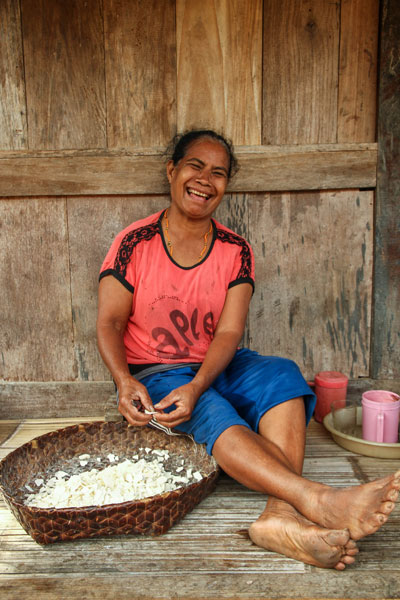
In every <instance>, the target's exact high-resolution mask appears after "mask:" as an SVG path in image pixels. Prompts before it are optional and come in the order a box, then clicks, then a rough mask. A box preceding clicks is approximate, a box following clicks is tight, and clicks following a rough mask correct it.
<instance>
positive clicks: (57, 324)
mask: <svg viewBox="0 0 400 600" xmlns="http://www.w3.org/2000/svg"><path fill="white" fill-rule="evenodd" d="M0 231H1V235H0V248H1V256H2V264H3V268H2V269H1V270H0V305H1V307H2V309H1V312H0V348H1V361H0V378H1V379H8V380H10V379H11V380H15V381H29V380H36V381H47V380H50V381H51V380H55V381H57V380H62V379H70V378H71V379H73V378H74V377H75V375H76V372H75V365H74V357H73V353H72V315H71V294H70V279H69V261H68V232H67V221H66V214H65V202H64V200H63V199H58V200H57V199H48V198H35V199H32V201H30V202H26V201H25V200H3V201H2V202H1V203H0ZM4 266H6V268H4Z"/></svg>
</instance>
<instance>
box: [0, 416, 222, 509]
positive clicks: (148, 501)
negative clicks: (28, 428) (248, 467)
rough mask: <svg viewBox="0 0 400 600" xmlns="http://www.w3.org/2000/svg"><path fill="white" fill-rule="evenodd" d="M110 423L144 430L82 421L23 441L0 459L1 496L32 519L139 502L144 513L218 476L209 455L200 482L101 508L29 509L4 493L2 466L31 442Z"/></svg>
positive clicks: (91, 505)
mask: <svg viewBox="0 0 400 600" xmlns="http://www.w3.org/2000/svg"><path fill="white" fill-rule="evenodd" d="M113 423H114V424H115V425H118V426H119V427H121V425H122V427H123V428H126V429H137V430H141V429H142V430H143V431H145V428H139V427H137V426H135V425H131V424H130V423H125V422H121V421H85V422H83V423H75V424H73V425H68V426H67V427H60V428H59V429H55V430H53V431H49V432H47V433H44V434H42V435H39V436H36V437H35V438H32V439H31V440H29V441H28V442H25V443H24V444H22V445H21V446H18V448H15V449H14V450H12V451H11V452H10V453H9V454H7V455H6V456H5V457H4V458H2V459H1V460H0V491H1V493H2V494H3V495H4V497H5V499H7V501H8V502H9V503H10V504H11V505H12V506H14V507H15V508H17V509H19V510H22V511H24V512H29V513H30V514H31V515H32V516H34V515H38V516H39V515H40V514H43V515H47V514H49V513H51V515H52V516H55V517H56V516H57V514H58V513H60V514H61V513H62V514H68V513H69V512H71V513H76V511H77V510H78V511H85V512H88V511H89V512H93V513H94V512H96V511H97V512H105V511H110V510H112V509H113V508H115V507H118V508H129V506H130V505H133V504H139V503H142V504H143V503H144V504H145V506H144V507H143V510H146V504H151V503H152V502H157V501H160V500H162V499H163V498H166V497H168V496H172V495H173V494H174V495H176V496H177V497H179V496H182V495H186V493H187V491H188V490H193V489H195V488H196V487H200V486H203V485H204V484H205V483H206V482H207V481H208V480H209V479H213V478H214V477H216V476H217V475H218V474H219V473H220V467H219V465H218V463H217V462H216V460H215V458H214V457H213V456H211V455H207V456H208V457H209V459H210V463H211V464H210V468H212V470H211V472H210V473H208V475H206V476H205V477H202V479H201V480H199V481H194V482H193V483H191V484H190V485H185V486H181V487H178V488H176V489H174V490H170V491H167V492H163V493H162V494H154V495H153V496H147V497H146V498H141V499H132V500H125V501H124V502H114V503H112V504H100V505H96V504H94V505H93V504H90V505H87V506H68V507H52V506H49V507H39V506H28V505H27V504H25V503H24V502H20V501H18V500H16V499H15V498H14V496H12V495H11V494H9V493H8V492H7V491H6V490H5V488H4V486H3V482H2V472H3V469H4V468H5V465H6V464H7V460H10V459H11V458H10V457H12V456H13V455H15V454H19V453H21V452H23V450H24V449H26V448H28V447H30V446H32V445H34V443H35V442H37V440H43V439H45V438H47V437H48V438H51V437H54V436H55V435H57V434H60V432H66V433H68V430H72V429H73V430H76V431H79V429H83V430H84V429H87V428H89V427H90V426H93V425H98V426H99V427H100V426H101V425H104V426H109V427H111V426H112V424H113ZM151 431H152V432H155V435H158V436H160V437H161V438H164V439H168V437H169V436H168V434H166V433H165V432H163V431H159V430H157V429H151ZM182 439H187V436H184V435H182ZM175 440H176V438H175ZM193 444H195V445H196V446H202V447H204V445H203V444H197V443H196V442H194V441H193Z"/></svg>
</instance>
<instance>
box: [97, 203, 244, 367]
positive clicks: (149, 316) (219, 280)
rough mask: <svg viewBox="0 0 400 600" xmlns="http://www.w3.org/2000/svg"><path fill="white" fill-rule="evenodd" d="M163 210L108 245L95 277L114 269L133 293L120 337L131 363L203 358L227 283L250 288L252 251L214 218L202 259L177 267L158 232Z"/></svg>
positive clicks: (121, 234)
mask: <svg viewBox="0 0 400 600" xmlns="http://www.w3.org/2000/svg"><path fill="white" fill-rule="evenodd" d="M163 214H164V211H160V212H158V213H156V214H154V215H151V216H149V217H147V218H145V219H142V220H140V221H136V222H135V223H132V224H131V225H129V227H127V228H126V229H124V230H123V231H121V232H120V233H119V234H118V235H117V237H116V238H115V240H114V242H113V243H112V245H111V248H110V250H109V251H108V253H107V256H106V258H105V260H104V262H103V265H102V267H101V270H100V279H101V278H102V277H105V276H107V275H113V276H114V277H115V278H116V279H118V281H120V282H121V283H122V285H124V286H125V288H126V289H127V290H129V291H130V292H132V294H133V296H132V312H131V315H130V317H129V320H128V324H127V328H126V331H125V337H124V343H125V348H126V354H127V360H128V363H130V364H143V365H144V364H154V363H167V364H170V363H186V362H190V363H193V362H202V361H203V360H204V357H205V354H206V352H207V349H208V346H209V345H210V342H211V340H212V339H213V335H214V331H215V328H216V326H217V323H218V320H219V317H220V315H221V312H222V309H223V306H224V302H225V297H226V293H227V291H228V289H229V288H230V287H232V286H234V285H238V284H241V283H250V284H251V285H253V287H254V257H253V252H252V249H251V247H250V245H249V244H248V243H247V242H246V240H244V239H243V238H242V237H240V236H239V235H237V234H236V233H234V232H233V231H231V230H230V229H228V228H227V227H224V225H221V224H220V223H217V222H216V221H215V220H212V226H213V238H212V242H211V246H210V248H209V251H208V253H207V254H206V255H205V257H204V258H203V259H202V260H201V261H200V262H199V263H197V264H196V265H194V266H192V267H181V266H179V265H178V264H177V263H176V262H175V261H174V260H173V258H172V257H171V255H170V254H169V252H168V250H167V247H166V245H165V241H164V237H163V234H162V227H161V219H162V216H163Z"/></svg>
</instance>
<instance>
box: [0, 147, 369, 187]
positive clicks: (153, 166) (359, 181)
mask: <svg viewBox="0 0 400 600" xmlns="http://www.w3.org/2000/svg"><path fill="white" fill-rule="evenodd" d="M237 156H238V159H239V164H240V170H239V173H238V174H237V175H236V176H235V177H234V178H233V179H232V181H231V182H230V184H229V186H228V190H229V191H234V192H257V191H264V192H265V191H287V190H288V191H289V190H306V189H316V190H319V189H340V188H355V187H356V188H365V187H367V188H370V187H374V186H375V184H376V161H377V146H376V145H375V144H343V145H335V144H331V145H330V144H329V145H325V146H324V145H322V146H320V145H317V146H286V147H268V146H253V147H248V146H244V147H242V148H238V151H237ZM165 164H166V163H165V157H164V156H163V155H162V154H160V152H156V151H155V150H149V151H148V152H147V153H137V154H135V153H131V154H126V153H120V154H118V153H107V152H103V153H91V154H86V153H85V152H67V153H65V154H58V155H57V154H55V155H52V154H48V153H44V154H41V155H38V154H37V153H32V154H29V153H19V154H15V153H14V154H13V155H12V158H10V157H9V155H8V154H5V153H3V154H0V197H1V196H38V195H39V196H41V195H52V196H53V195H55V196H59V195H66V196H79V195H88V194H90V195H94V196H98V195H101V194H121V195H126V194H138V195H140V194H165V193H168V191H169V188H168V182H167V178H166V176H165Z"/></svg>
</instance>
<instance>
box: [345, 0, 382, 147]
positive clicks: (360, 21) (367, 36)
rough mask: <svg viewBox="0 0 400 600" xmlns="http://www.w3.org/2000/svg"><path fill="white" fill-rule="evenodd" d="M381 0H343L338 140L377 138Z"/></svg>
mask: <svg viewBox="0 0 400 600" xmlns="http://www.w3.org/2000/svg"><path fill="white" fill-rule="evenodd" d="M378 34H379V0H342V3H341V27H340V64H339V99H338V142H373V141H375V137H376V135H375V130H376V85H377V62H378Z"/></svg>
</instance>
